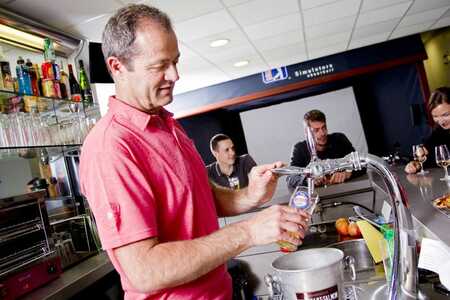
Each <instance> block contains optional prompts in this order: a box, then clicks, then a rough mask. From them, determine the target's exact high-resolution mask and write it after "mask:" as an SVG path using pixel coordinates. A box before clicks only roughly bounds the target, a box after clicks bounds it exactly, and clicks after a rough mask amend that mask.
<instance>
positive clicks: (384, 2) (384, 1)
mask: <svg viewBox="0 0 450 300" xmlns="http://www.w3.org/2000/svg"><path fill="white" fill-rule="evenodd" d="M400 2H409V3H411V2H412V1H411V0H376V1H375V0H365V1H363V4H362V7H361V12H362V13H363V12H367V11H369V10H374V9H379V8H383V7H388V6H393V5H394V4H397V3H400Z"/></svg>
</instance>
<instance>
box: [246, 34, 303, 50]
mask: <svg viewBox="0 0 450 300" xmlns="http://www.w3.org/2000/svg"><path fill="white" fill-rule="evenodd" d="M303 41H304V39H303V33H302V32H301V31H299V30H294V31H289V32H285V33H283V34H279V35H275V36H272V37H269V38H266V39H261V40H256V41H253V45H255V47H256V48H257V49H258V50H262V51H264V50H271V49H276V48H281V47H285V46H290V45H293V44H297V43H303Z"/></svg>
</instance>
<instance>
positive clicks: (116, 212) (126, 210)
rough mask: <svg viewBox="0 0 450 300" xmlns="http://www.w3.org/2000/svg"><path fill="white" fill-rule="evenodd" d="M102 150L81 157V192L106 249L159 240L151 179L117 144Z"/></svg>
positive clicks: (83, 154)
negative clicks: (146, 240)
mask: <svg viewBox="0 0 450 300" xmlns="http://www.w3.org/2000/svg"><path fill="white" fill-rule="evenodd" d="M90 149H92V148H90ZM103 149H104V150H102V151H95V150H94V151H91V152H90V153H82V157H81V162H80V180H81V188H82V191H83V193H84V195H85V196H86V197H87V199H88V202H89V206H90V208H91V210H92V212H93V213H94V216H95V219H96V223H97V227H98V231H99V235H100V239H101V242H102V246H103V248H104V249H112V248H116V247H120V246H123V245H126V244H130V243H133V242H136V241H139V240H143V239H146V238H150V237H154V236H157V235H158V228H157V220H156V216H157V214H156V204H155V197H154V195H153V191H152V188H151V185H150V182H149V179H148V176H149V175H148V174H145V172H143V170H141V168H140V167H139V164H138V162H137V161H136V160H135V159H134V157H133V155H132V154H131V153H130V152H129V150H128V149H126V147H124V146H123V145H121V144H119V143H115V144H113V145H109V147H103Z"/></svg>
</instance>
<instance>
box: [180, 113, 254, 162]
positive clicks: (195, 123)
mask: <svg viewBox="0 0 450 300" xmlns="http://www.w3.org/2000/svg"><path fill="white" fill-rule="evenodd" d="M179 122H180V123H181V125H182V126H183V128H184V130H185V131H186V133H187V134H188V135H189V137H190V138H191V139H192V140H193V141H194V143H195V146H196V147H197V150H198V152H199V153H200V155H201V157H202V158H203V161H204V162H205V164H206V165H208V164H210V163H212V162H214V161H215V159H214V157H213V156H212V154H211V151H210V149H209V140H210V139H211V138H212V137H213V136H214V135H215V134H217V133H224V134H226V135H228V136H229V137H230V138H231V139H232V140H233V142H234V145H235V147H236V151H237V153H238V154H244V153H247V144H246V143H245V137H244V130H243V129H242V123H241V118H240V117H239V113H238V112H232V111H226V110H218V111H214V112H210V113H207V114H202V115H196V116H192V117H188V118H183V119H180V120H179Z"/></svg>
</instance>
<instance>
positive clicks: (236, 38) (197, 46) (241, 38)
mask: <svg viewBox="0 0 450 300" xmlns="http://www.w3.org/2000/svg"><path fill="white" fill-rule="evenodd" d="M219 39H228V40H229V43H228V44H226V45H225V46H222V47H216V48H213V47H211V46H210V45H209V44H210V43H211V42H212V41H215V40H219ZM244 44H245V45H249V42H248V39H247V37H246V35H245V34H244V33H243V32H242V30H241V29H239V28H235V29H231V30H228V31H225V32H221V33H217V34H212V35H208V36H206V37H203V38H201V39H198V40H193V41H189V42H186V45H187V46H189V47H190V48H192V49H193V50H195V51H197V52H198V53H203V54H204V53H220V52H226V51H228V50H229V49H231V48H234V47H238V46H241V45H244Z"/></svg>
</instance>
